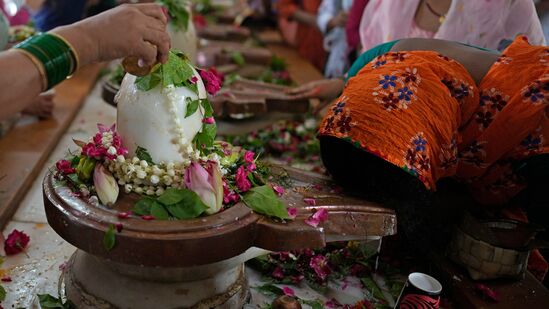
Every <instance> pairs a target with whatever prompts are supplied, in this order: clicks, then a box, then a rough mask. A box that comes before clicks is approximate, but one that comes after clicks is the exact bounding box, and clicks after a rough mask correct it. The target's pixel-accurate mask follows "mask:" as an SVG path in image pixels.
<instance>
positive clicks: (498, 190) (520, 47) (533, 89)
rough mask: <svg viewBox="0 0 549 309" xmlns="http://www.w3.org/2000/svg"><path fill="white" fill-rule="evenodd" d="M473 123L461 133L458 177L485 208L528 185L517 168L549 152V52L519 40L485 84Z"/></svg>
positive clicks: (490, 74)
mask: <svg viewBox="0 0 549 309" xmlns="http://www.w3.org/2000/svg"><path fill="white" fill-rule="evenodd" d="M479 88H480V91H481V93H480V101H479V104H478V105H477V109H476V111H475V113H474V117H473V119H471V120H470V121H469V123H468V124H467V126H465V127H464V128H463V129H462V130H461V135H462V138H463V140H462V142H461V144H460V145H459V151H460V157H461V158H460V164H459V168H458V170H457V175H456V176H457V177H458V178H460V179H464V180H468V181H470V183H471V185H470V188H471V190H472V192H473V195H474V196H475V198H476V199H477V200H478V201H479V202H481V203H483V204H502V203H505V202H506V201H507V200H508V199H509V198H511V197H513V196H514V195H516V194H517V193H518V192H519V191H520V190H522V189H523V188H524V187H525V186H526V184H525V183H523V181H522V180H521V179H520V178H518V177H517V176H516V175H515V174H514V172H513V168H512V163H513V162H517V161H520V160H523V159H526V158H528V157H531V156H534V155H537V154H541V153H549V144H548V143H547V140H546V137H547V136H549V119H548V118H547V114H546V108H547V107H548V104H549V49H548V48H547V47H543V46H531V45H530V44H529V43H528V40H527V38H526V37H524V36H519V37H518V38H517V39H515V41H514V42H513V44H511V45H510V46H509V47H508V48H507V49H506V50H505V51H504V52H503V54H502V55H501V57H499V59H498V60H497V62H496V63H495V64H494V65H493V66H492V67H491V68H490V71H488V73H487V74H486V76H485V77H484V79H483V80H482V82H481V83H480V87H479Z"/></svg>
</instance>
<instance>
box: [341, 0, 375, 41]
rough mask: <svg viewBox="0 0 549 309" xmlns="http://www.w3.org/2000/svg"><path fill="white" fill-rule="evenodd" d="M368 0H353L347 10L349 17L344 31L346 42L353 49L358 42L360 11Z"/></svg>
mask: <svg viewBox="0 0 549 309" xmlns="http://www.w3.org/2000/svg"><path fill="white" fill-rule="evenodd" d="M368 2H369V0H354V1H353V6H352V7H351V11H350V12H349V19H348V20H347V25H346V27H345V31H346V33H347V44H348V45H349V47H350V48H353V49H355V48H356V47H357V46H358V43H360V34H359V30H360V21H361V20H362V13H364V8H365V7H366V5H367V4H368Z"/></svg>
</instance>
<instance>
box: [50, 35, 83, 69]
mask: <svg viewBox="0 0 549 309" xmlns="http://www.w3.org/2000/svg"><path fill="white" fill-rule="evenodd" d="M48 34H51V35H53V36H55V37H57V38H58V39H60V40H61V41H63V42H65V44H67V46H68V47H69V48H70V49H71V51H72V54H73V55H74V59H75V60H76V67H75V68H74V71H73V72H72V74H74V72H76V70H78V68H79V67H80V58H79V57H78V53H77V52H76V49H74V46H72V44H71V43H69V41H67V40H66V39H65V38H64V37H62V36H60V35H59V34H57V33H53V32H48ZM72 74H71V75H72ZM69 77H70V76H69Z"/></svg>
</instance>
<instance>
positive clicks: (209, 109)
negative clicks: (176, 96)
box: [200, 99, 213, 117]
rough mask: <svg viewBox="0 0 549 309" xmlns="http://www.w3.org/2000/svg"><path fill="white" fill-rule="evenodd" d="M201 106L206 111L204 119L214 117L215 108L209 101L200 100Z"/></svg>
mask: <svg viewBox="0 0 549 309" xmlns="http://www.w3.org/2000/svg"><path fill="white" fill-rule="evenodd" d="M200 105H202V108H203V109H204V117H213V108H212V105H211V104H210V101H209V100H208V99H200Z"/></svg>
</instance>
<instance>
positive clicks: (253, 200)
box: [242, 185, 290, 219]
mask: <svg viewBox="0 0 549 309" xmlns="http://www.w3.org/2000/svg"><path fill="white" fill-rule="evenodd" d="M242 199H243V201H244V203H245V204H246V206H248V207H249V208H251V209H252V210H253V211H255V212H257V213H260V214H262V215H267V216H271V217H276V218H279V219H290V216H289V215H288V210H287V209H286V206H285V205H284V203H282V201H281V200H280V199H279V198H278V197H277V196H276V194H275V192H274V191H273V189H272V188H271V186H269V185H264V186H261V187H255V188H252V189H250V191H248V192H247V193H246V194H245V195H244V196H243V198H242Z"/></svg>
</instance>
